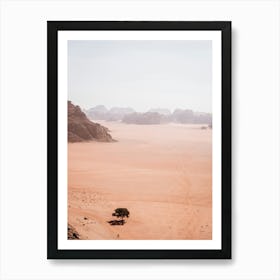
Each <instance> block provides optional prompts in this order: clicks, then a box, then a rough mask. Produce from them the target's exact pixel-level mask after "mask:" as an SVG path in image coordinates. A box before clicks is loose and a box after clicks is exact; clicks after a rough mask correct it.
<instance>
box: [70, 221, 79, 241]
mask: <svg viewBox="0 0 280 280" xmlns="http://www.w3.org/2000/svg"><path fill="white" fill-rule="evenodd" d="M68 239H71V240H73V239H80V235H79V233H78V232H77V231H76V229H75V228H74V227H73V226H71V225H70V224H68Z"/></svg>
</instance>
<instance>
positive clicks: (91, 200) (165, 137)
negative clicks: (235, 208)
mask: <svg viewBox="0 0 280 280" xmlns="http://www.w3.org/2000/svg"><path fill="white" fill-rule="evenodd" d="M99 123H101V124H102V125H104V126H106V127H108V128H109V129H110V133H111V135H112V136H113V138H114V139H116V140H118V142H114V143H100V142H90V143H73V144H68V222H69V223H70V224H71V225H72V226H74V227H75V228H76V230H77V231H78V233H79V234H80V235H81V238H82V239H138V240H139V239H165V240H168V239H211V238H212V130H210V129H207V130H203V129H201V125H181V124H164V125H127V124H122V123H116V122H99ZM118 207H122V208H127V209H128V210H129V211H130V217H129V218H128V219H126V223H125V225H123V226H111V225H110V224H109V223H108V221H110V220H113V218H114V217H112V213H113V212H114V209H115V208H118Z"/></svg>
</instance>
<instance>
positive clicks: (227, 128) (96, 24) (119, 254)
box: [47, 21, 231, 259]
mask: <svg viewBox="0 0 280 280" xmlns="http://www.w3.org/2000/svg"><path fill="white" fill-rule="evenodd" d="M66 30H75V31H79V30H80V31H82V30H171V31H172V30H173V31H175V30H177V31H178V30H205V31H211V30H218V31H221V33H222V40H221V42H222V46H221V49H222V60H221V61H222V65H221V66H222V81H221V90H222V101H221V104H222V108H221V109H222V119H221V123H222V137H221V138H222V139H221V143H222V144H221V149H222V158H221V162H222V171H221V174H222V178H221V182H222V190H221V193H222V196H221V197H222V201H221V212H222V217H221V221H222V225H221V240H222V242H221V243H222V246H221V247H222V248H221V249H220V250H216V249H213V250H208V249H205V250H203V249H199V250H170V249H168V250H164V249H163V250H127V249H126V250H81V249H79V250H72V249H71V250H64V249H63V250H60V249H58V110H59V108H58V31H66ZM47 67H48V69H47V94H48V97H47V106H48V109H47V113H48V117H47V120H48V124H47V128H48V131H47V132H48V136H47V137H48V138H47V141H48V146H47V149H48V157H47V160H48V163H47V169H48V184H47V185H48V190H47V207H48V209H47V223H48V224H47V228H48V229H47V258H48V259H231V22H230V21H181V22H179V21H48V22H47Z"/></svg>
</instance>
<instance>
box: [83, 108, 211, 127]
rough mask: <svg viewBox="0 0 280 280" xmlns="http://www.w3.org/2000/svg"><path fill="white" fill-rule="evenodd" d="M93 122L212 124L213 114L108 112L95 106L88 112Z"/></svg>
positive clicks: (180, 111)
mask: <svg viewBox="0 0 280 280" xmlns="http://www.w3.org/2000/svg"><path fill="white" fill-rule="evenodd" d="M86 114H87V116H88V118H89V119H91V120H106V121H122V122H124V123H135V124H160V123H169V122H175V123H183V124H212V114H209V113H203V112H194V111H192V110H189V109H176V110H174V112H173V113H171V111H170V110H169V109H167V108H151V109H150V110H149V111H148V112H145V113H140V112H136V111H135V110H134V109H132V108H130V107H113V108H111V109H110V110H108V109H107V108H106V107H105V106H103V105H98V106H95V107H93V108H91V109H89V110H87V111H86Z"/></svg>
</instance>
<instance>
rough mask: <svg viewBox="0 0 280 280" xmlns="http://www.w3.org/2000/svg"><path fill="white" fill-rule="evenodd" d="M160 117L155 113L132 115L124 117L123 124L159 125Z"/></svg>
mask: <svg viewBox="0 0 280 280" xmlns="http://www.w3.org/2000/svg"><path fill="white" fill-rule="evenodd" d="M161 119H162V115H160V114H159V113H156V112H147V113H132V114H129V115H125V116H124V118H123V120H122V121H123V122H124V123H130V124H160V123H162V122H161Z"/></svg>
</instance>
